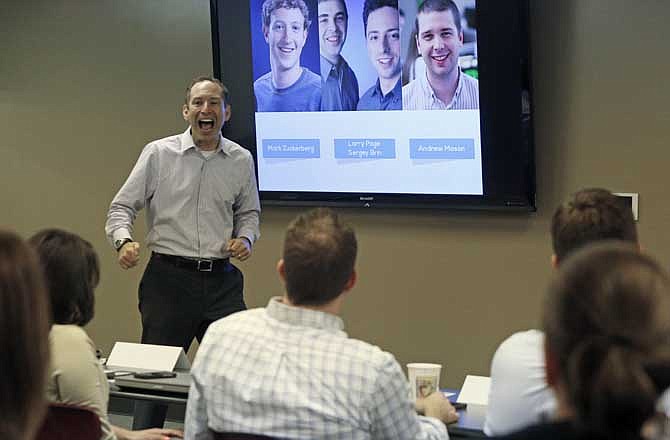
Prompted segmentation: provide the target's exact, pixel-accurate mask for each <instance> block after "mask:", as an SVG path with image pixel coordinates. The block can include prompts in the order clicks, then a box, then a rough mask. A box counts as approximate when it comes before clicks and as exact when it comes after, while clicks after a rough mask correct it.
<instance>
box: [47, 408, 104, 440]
mask: <svg viewBox="0 0 670 440" xmlns="http://www.w3.org/2000/svg"><path fill="white" fill-rule="evenodd" d="M101 436H102V431H101V429H100V418H99V417H98V415H97V414H96V413H94V412H93V411H91V410H90V409H87V408H83V407H80V406H75V405H65V404H61V403H51V404H49V408H48V410H47V415H46V417H45V418H44V421H43V422H42V426H41V428H40V429H39V431H38V432H37V435H36V436H35V440H99V439H100V437H101Z"/></svg>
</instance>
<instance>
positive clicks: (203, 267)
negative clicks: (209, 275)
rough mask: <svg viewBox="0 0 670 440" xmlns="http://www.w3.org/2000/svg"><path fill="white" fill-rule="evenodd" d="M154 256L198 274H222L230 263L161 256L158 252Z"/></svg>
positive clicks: (223, 260)
mask: <svg viewBox="0 0 670 440" xmlns="http://www.w3.org/2000/svg"><path fill="white" fill-rule="evenodd" d="M153 256H154V257H155V258H157V259H159V260H161V261H165V262H168V263H170V264H173V265H175V266H176V267H180V268H182V269H189V270H193V271H196V272H222V271H224V270H226V267H227V266H228V263H229V260H228V258H216V259H211V258H186V257H180V256H178V255H168V254H159V253H158V252H154V253H153Z"/></svg>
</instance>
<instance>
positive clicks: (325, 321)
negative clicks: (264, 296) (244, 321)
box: [265, 296, 344, 332]
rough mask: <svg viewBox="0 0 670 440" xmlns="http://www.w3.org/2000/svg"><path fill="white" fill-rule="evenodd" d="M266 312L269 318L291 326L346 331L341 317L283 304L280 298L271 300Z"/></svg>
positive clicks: (276, 297)
mask: <svg viewBox="0 0 670 440" xmlns="http://www.w3.org/2000/svg"><path fill="white" fill-rule="evenodd" d="M265 312H266V313H267V314H268V316H269V317H271V318H273V319H276V320H277V321H281V322H284V323H286V324H290V325H296V326H300V327H311V328H316V329H321V330H328V331H332V332H336V331H343V330H344V321H342V318H340V317H339V316H336V315H333V314H332V313H328V312H320V311H318V310H312V309H308V308H305V307H296V306H290V305H288V304H285V303H283V302H282V299H281V297H280V296H275V297H273V298H271V299H270V302H269V303H268V305H267V307H266V308H265Z"/></svg>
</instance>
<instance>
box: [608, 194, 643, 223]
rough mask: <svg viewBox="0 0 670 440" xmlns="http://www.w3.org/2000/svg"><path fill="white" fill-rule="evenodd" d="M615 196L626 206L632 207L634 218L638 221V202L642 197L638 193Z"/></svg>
mask: <svg viewBox="0 0 670 440" xmlns="http://www.w3.org/2000/svg"><path fill="white" fill-rule="evenodd" d="M614 195H615V196H617V197H618V198H619V200H621V201H622V202H623V203H625V204H626V206H630V209H631V210H632V211H633V218H634V219H635V221H637V218H638V211H637V201H638V198H639V197H640V195H639V194H638V193H614Z"/></svg>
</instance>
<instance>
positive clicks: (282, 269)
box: [277, 258, 286, 283]
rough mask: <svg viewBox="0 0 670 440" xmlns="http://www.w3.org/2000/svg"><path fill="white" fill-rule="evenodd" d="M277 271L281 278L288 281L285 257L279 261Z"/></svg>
mask: <svg viewBox="0 0 670 440" xmlns="http://www.w3.org/2000/svg"><path fill="white" fill-rule="evenodd" d="M277 273H278V274H279V278H281V280H282V281H283V282H284V283H286V266H284V259H283V258H281V259H280V260H279V261H277Z"/></svg>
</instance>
